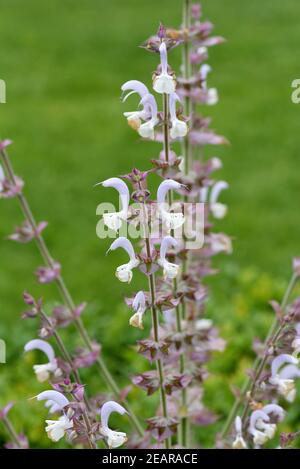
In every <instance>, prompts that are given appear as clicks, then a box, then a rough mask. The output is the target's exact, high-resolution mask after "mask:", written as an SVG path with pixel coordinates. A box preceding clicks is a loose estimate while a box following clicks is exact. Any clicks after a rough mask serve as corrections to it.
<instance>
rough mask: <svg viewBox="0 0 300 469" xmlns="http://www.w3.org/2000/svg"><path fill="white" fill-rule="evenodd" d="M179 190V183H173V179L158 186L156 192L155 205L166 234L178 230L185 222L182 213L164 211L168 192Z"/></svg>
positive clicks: (180, 186) (180, 185)
mask: <svg viewBox="0 0 300 469" xmlns="http://www.w3.org/2000/svg"><path fill="white" fill-rule="evenodd" d="M180 188H182V184H180V183H179V182H176V181H173V179H166V180H164V181H163V182H162V183H161V184H160V186H159V188H158V190H157V203H158V209H159V213H160V215H161V218H162V221H163V222H164V224H165V227H166V229H167V230H168V232H169V231H171V230H176V229H177V228H180V227H181V226H182V225H183V224H184V221H185V219H184V216H183V213H181V212H179V213H170V212H168V211H167V210H166V209H165V205H166V195H167V193H168V191H169V190H178V189H180Z"/></svg>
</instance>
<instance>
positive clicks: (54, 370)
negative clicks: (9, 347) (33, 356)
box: [24, 339, 61, 383]
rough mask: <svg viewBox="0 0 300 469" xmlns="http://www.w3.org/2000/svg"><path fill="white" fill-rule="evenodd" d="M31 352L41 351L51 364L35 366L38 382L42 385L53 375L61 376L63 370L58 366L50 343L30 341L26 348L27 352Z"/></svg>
mask: <svg viewBox="0 0 300 469" xmlns="http://www.w3.org/2000/svg"><path fill="white" fill-rule="evenodd" d="M31 350H41V351H42V352H44V354H45V355H46V356H47V358H48V360H49V363H44V364H42V365H33V369H34V372H35V374H36V377H37V380H38V381H39V382H40V383H43V382H44V381H47V380H48V379H49V377H50V375H51V374H54V375H55V376H60V375H61V370H60V369H59V368H58V366H57V361H56V358H55V354H54V350H53V348H52V347H51V345H50V344H48V342H46V341H44V340H40V339H35V340H30V341H29V342H27V344H26V345H25V347H24V351H25V352H29V351H31Z"/></svg>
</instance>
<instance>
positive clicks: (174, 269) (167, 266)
mask: <svg viewBox="0 0 300 469" xmlns="http://www.w3.org/2000/svg"><path fill="white" fill-rule="evenodd" d="M177 245H178V243H177V241H176V239H174V238H173V237H172V236H165V237H164V238H163V240H162V242H161V245H160V257H159V260H158V264H159V265H160V266H161V267H162V268H163V273H164V278H165V280H167V279H168V280H173V279H174V278H175V277H177V275H178V273H179V265H177V264H173V263H172V262H168V261H167V260H166V254H167V250H168V248H170V247H176V246H177Z"/></svg>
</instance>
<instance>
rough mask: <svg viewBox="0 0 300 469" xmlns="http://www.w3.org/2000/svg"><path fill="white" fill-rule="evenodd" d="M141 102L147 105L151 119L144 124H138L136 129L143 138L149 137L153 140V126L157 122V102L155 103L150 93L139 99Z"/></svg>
mask: <svg viewBox="0 0 300 469" xmlns="http://www.w3.org/2000/svg"><path fill="white" fill-rule="evenodd" d="M141 104H143V105H144V106H148V107H149V109H150V115H151V119H150V120H148V121H147V122H145V123H144V124H142V125H140V127H139V129H138V133H139V135H140V136H141V137H143V138H149V139H151V140H153V139H154V128H155V126H156V124H157V123H158V117H157V104H156V101H155V98H154V96H153V95H152V94H148V95H146V96H144V97H143V98H142V100H141Z"/></svg>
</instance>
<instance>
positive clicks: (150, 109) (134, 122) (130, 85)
mask: <svg viewBox="0 0 300 469" xmlns="http://www.w3.org/2000/svg"><path fill="white" fill-rule="evenodd" d="M129 90H131V91H130V92H129V93H128V94H127V95H126V96H125V97H124V99H123V102H124V101H126V99H127V98H128V96H130V95H131V94H133V93H138V94H139V95H140V97H141V101H140V103H139V105H140V106H142V109H141V110H140V111H133V112H125V113H124V116H125V117H127V122H128V124H129V125H130V127H132V128H133V129H134V130H137V131H138V133H139V135H140V136H141V137H143V138H149V139H151V140H153V139H154V128H155V126H156V125H157V123H158V117H157V104H156V101H155V98H154V96H153V95H152V94H151V93H149V91H148V88H147V87H146V86H145V85H144V84H143V83H141V82H140V81H137V80H130V81H128V82H126V83H124V85H123V86H122V91H123V92H124V91H129ZM142 121H145V122H144V123H143V124H142Z"/></svg>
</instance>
